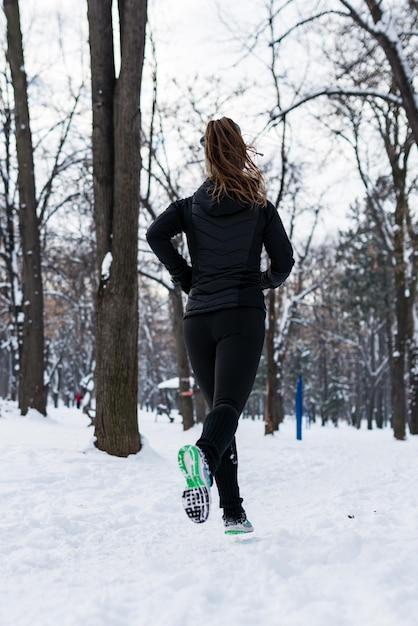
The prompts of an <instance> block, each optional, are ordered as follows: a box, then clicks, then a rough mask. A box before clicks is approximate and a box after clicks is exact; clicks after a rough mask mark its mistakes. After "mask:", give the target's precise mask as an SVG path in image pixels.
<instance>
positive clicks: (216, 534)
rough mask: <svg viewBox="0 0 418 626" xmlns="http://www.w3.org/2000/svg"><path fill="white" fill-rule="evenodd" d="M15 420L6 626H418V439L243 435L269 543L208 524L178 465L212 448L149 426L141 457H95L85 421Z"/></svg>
mask: <svg viewBox="0 0 418 626" xmlns="http://www.w3.org/2000/svg"><path fill="white" fill-rule="evenodd" d="M7 408H8V407H7V405H2V406H1V417H0V503H1V506H0V531H1V532H0V559H1V560H0V562H1V569H0V594H1V602H0V625H1V626H57V624H58V625H59V626H149V625H151V624H152V625H153V626H192V625H194V624H198V625H199V626H222V625H223V624H228V625H229V626H238V625H239V626H242V625H244V626H245V625H248V626H416V624H417V623H418V617H417V616H418V593H417V589H418V587H417V585H418V582H417V581H418V523H417V522H418V472H417V464H418V438H415V439H414V438H411V439H410V440H409V441H407V442H403V443H400V442H396V441H394V440H393V438H392V435H391V432H390V430H386V431H383V432H378V431H372V432H367V431H364V430H362V431H359V432H358V431H355V430H352V429H350V428H348V427H347V426H344V425H343V426H341V427H340V428H339V429H334V428H332V427H330V428H321V427H320V426H314V427H312V428H311V429H310V430H307V431H305V432H304V440H303V441H302V442H297V441H296V440H295V435H294V425H293V424H292V422H291V421H289V422H288V423H286V424H285V425H284V426H282V429H281V432H280V434H279V435H277V436H275V437H271V438H265V437H264V436H263V424H262V422H251V421H248V420H246V421H242V422H241V424H240V427H239V433H238V446H239V453H240V467H241V470H240V476H241V485H242V494H243V496H244V498H245V503H244V504H245V506H246V510H247V513H248V516H249V518H250V519H251V521H252V523H253V525H254V527H255V531H256V532H255V533H254V534H253V535H249V536H247V537H227V536H225V535H224V534H223V528H222V523H221V513H220V510H219V509H218V508H217V493H216V490H215V492H214V494H213V497H214V507H213V511H212V513H211V516H210V519H209V521H208V522H207V523H206V524H203V525H201V526H200V525H194V524H192V523H191V522H189V520H188V519H187V518H186V516H185V515H184V512H183V510H182V508H181V504H180V497H179V496H180V493H181V490H182V487H183V483H182V478H181V476H180V474H179V472H178V471H177V468H176V462H175V459H176V451H177V449H178V447H179V446H181V445H183V444H184V443H187V442H190V441H193V440H194V439H196V438H197V436H198V433H199V427H195V429H193V431H192V432H190V431H189V432H188V433H184V432H183V431H182V429H181V425H180V424H179V423H174V424H169V423H168V422H166V421H164V419H163V418H160V421H159V422H158V423H155V422H154V418H153V416H152V415H151V414H146V413H144V414H141V417H140V428H141V432H142V434H143V435H144V436H145V438H146V442H145V446H144V449H143V450H142V451H141V452H140V454H139V455H137V456H135V457H130V458H128V459H118V458H113V457H109V456H108V455H106V454H104V453H101V452H99V451H97V450H95V449H94V448H92V447H91V446H90V445H89V440H90V439H91V436H92V429H91V428H90V429H89V428H86V423H87V422H86V420H85V419H84V418H83V416H82V415H81V414H80V412H78V411H76V410H74V409H60V410H54V409H50V417H49V418H47V419H43V418H39V417H37V416H30V417H28V418H21V417H18V416H17V413H16V410H15V409H12V410H11V409H10V408H9V412H7Z"/></svg>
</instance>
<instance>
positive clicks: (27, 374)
mask: <svg viewBox="0 0 418 626" xmlns="http://www.w3.org/2000/svg"><path fill="white" fill-rule="evenodd" d="M4 11H5V14H6V19H7V43H8V49H7V57H8V62H9V64H10V69H11V74H12V82H13V91H14V99H15V132H16V150H17V159H18V182H19V202H20V206H19V227H20V236H21V244H22V258H23V265H22V291H23V301H22V311H21V312H20V314H19V315H18V323H19V324H20V323H22V324H23V330H22V344H21V346H20V372H19V407H20V410H21V413H22V415H25V414H26V413H27V411H28V409H29V408H34V409H37V410H38V411H39V412H40V413H42V415H46V394H45V388H44V380H43V377H44V323H43V287H42V271H41V247H40V237H39V221H38V217H37V213H36V208H37V203H36V192H35V173H34V163H33V145H32V135H31V129H30V119H29V106H28V94H27V79H26V73H25V69H24V68H25V64H24V58H23V46H22V33H21V28H20V15H19V3H18V0H4ZM19 306H20V305H19Z"/></svg>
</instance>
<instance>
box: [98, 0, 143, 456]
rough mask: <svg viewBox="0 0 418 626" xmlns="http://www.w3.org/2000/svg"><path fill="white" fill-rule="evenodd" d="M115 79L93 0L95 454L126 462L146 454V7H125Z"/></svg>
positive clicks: (139, 2)
mask: <svg viewBox="0 0 418 626" xmlns="http://www.w3.org/2000/svg"><path fill="white" fill-rule="evenodd" d="M118 8H119V25H120V29H119V30H120V44H121V45H120V49H121V59H120V63H121V67H120V73H119V76H118V78H117V79H116V72H115V60H114V40H113V36H114V34H113V33H114V32H115V29H114V24H113V20H112V1H111V0H88V20H89V32H90V38H89V39H90V54H91V77H92V78H91V80H92V104H93V178H94V181H93V182H94V219H95V225H96V237H97V262H98V271H99V288H98V293H97V298H96V370H95V389H96V418H95V434H96V438H97V440H96V446H97V447H98V448H100V449H101V450H105V451H106V452H108V453H109V454H113V455H116V456H127V455H128V454H132V453H136V452H138V450H139V449H140V447H141V442H140V437H139V431H138V417H137V403H138V275H137V256H138V214H139V175H140V167H141V161H140V125H141V120H140V108H139V97H140V91H141V82H142V67H143V61H144V49H145V25H146V19H147V2H146V0H120V1H119V3H118Z"/></svg>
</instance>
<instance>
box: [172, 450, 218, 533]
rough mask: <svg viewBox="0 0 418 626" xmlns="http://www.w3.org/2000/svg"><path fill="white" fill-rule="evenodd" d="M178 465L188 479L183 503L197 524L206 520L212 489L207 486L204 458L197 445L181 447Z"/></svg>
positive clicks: (190, 517)
mask: <svg viewBox="0 0 418 626" xmlns="http://www.w3.org/2000/svg"><path fill="white" fill-rule="evenodd" d="M177 461H178V466H179V468H180V471H181V473H182V474H183V476H184V478H185V479H186V489H185V490H184V491H183V495H182V504H183V508H184V510H185V512H186V515H187V516H188V518H189V519H190V520H191V521H192V522H195V524H202V523H203V522H206V520H207V519H208V517H209V510H210V502H211V499H210V489H209V488H208V486H207V483H206V480H205V475H204V469H203V465H202V459H201V457H200V454H199V450H198V448H197V447H196V446H193V445H188V446H183V448H180V450H179V452H178V456H177Z"/></svg>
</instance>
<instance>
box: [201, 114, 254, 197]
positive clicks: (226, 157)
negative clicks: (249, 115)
mask: <svg viewBox="0 0 418 626" xmlns="http://www.w3.org/2000/svg"><path fill="white" fill-rule="evenodd" d="M202 143H203V144H204V146H205V157H206V170H207V175H208V178H209V180H210V181H211V182H212V183H213V189H212V192H211V194H212V196H214V197H215V198H216V199H217V200H218V202H219V200H220V199H221V197H222V196H223V195H227V196H230V197H231V196H232V197H235V198H236V199H237V200H238V201H239V202H242V203H243V204H249V205H250V206H256V205H262V206H266V204H267V198H266V188H265V183H264V178H263V175H262V173H261V171H260V170H259V168H258V167H257V166H256V165H255V163H254V162H253V160H252V158H251V155H254V154H256V150H255V148H254V147H253V146H250V145H247V144H246V143H245V141H244V139H243V138H242V135H241V131H240V128H239V126H238V124H236V123H235V122H234V121H233V120H231V119H230V118H229V117H222V118H221V119H219V120H211V121H210V122H208V124H207V126H206V130H205V135H204V137H203V139H202Z"/></svg>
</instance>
